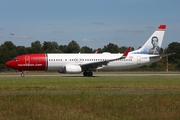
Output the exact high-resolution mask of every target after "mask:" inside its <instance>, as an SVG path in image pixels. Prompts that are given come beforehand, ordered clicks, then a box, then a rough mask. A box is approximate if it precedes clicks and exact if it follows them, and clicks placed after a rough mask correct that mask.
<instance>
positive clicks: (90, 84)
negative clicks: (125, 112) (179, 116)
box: [0, 76, 180, 91]
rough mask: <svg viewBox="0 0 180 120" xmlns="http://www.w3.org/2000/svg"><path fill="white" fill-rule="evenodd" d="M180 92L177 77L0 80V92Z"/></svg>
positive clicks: (18, 78) (17, 78)
mask: <svg viewBox="0 0 180 120" xmlns="http://www.w3.org/2000/svg"><path fill="white" fill-rule="evenodd" d="M112 89H117V90H137V89H138V90H149V89H150V90H180V80H179V77H178V76H165V77H162V76H142V77H140V76H139V77H90V78H89V77H24V78H22V77H15V78H1V79H0V90H6V91H7V90H10V91H11V90H25V91H28V90H112Z"/></svg>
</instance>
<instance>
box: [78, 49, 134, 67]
mask: <svg viewBox="0 0 180 120" xmlns="http://www.w3.org/2000/svg"><path fill="white" fill-rule="evenodd" d="M130 50H131V47H128V48H127V50H126V51H125V52H124V54H123V55H122V56H121V57H119V58H115V59H110V60H105V61H97V62H91V63H87V64H81V65H80V66H81V68H82V69H83V70H84V69H88V68H90V69H96V68H97V67H102V65H107V64H108V63H109V62H112V61H116V60H121V59H124V58H126V57H127V55H128V53H129V51H130Z"/></svg>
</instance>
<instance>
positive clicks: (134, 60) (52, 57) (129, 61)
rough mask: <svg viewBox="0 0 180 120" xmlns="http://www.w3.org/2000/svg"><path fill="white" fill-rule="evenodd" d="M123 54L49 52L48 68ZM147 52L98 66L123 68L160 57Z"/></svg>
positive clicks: (133, 66)
mask: <svg viewBox="0 0 180 120" xmlns="http://www.w3.org/2000/svg"><path fill="white" fill-rule="evenodd" d="M120 56H122V54H110V53H104V54H103V53H102V54H83V53H82V54H54V53H53V54H47V70H63V69H64V66H66V65H80V66H81V65H85V64H89V63H94V62H98V61H106V60H110V59H116V58H119V57H120ZM150 56H156V55H147V54H131V53H129V54H128V56H127V57H126V58H125V59H121V60H116V61H112V62H109V63H108V64H107V65H102V66H99V67H97V69H98V70H122V69H130V68H135V67H140V66H143V65H147V64H150V63H153V62H156V61H158V60H159V59H160V57H154V58H153V59H152V58H151V59H150Z"/></svg>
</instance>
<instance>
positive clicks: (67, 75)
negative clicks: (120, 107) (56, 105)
mask: <svg viewBox="0 0 180 120" xmlns="http://www.w3.org/2000/svg"><path fill="white" fill-rule="evenodd" d="M113 76H132V77H133V76H179V77H180V74H117V73H115V74H110V73H107V74H98V73H95V74H94V75H93V77H113ZM1 77H21V75H20V74H15V75H9V74H8V75H3V74H2V75H0V78H1ZM24 77H83V75H82V74H28V73H27V74H25V76H24Z"/></svg>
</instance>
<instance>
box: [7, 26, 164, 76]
mask: <svg viewBox="0 0 180 120" xmlns="http://www.w3.org/2000/svg"><path fill="white" fill-rule="evenodd" d="M165 29H166V25H160V26H159V27H158V29H157V30H156V31H155V32H154V33H153V34H152V35H151V36H150V38H149V39H148V40H147V41H146V43H145V44H144V45H143V46H142V47H141V48H140V49H138V50H135V51H131V52H130V48H131V47H128V49H127V50H126V51H125V52H124V54H120V53H117V54H111V53H107V52H105V53H97V54H94V53H93V54H90V53H82V54H81V53H77V54H74V53H71V54H70V53H69V54H63V53H61V54H60V53H39V54H25V55H20V56H17V57H15V58H13V59H12V60H10V61H8V62H6V66H8V67H10V68H12V69H15V70H18V71H21V72H22V74H21V76H24V72H23V71H26V70H28V71H29V70H43V71H52V70H53V71H59V72H60V73H81V72H83V75H84V76H93V73H92V71H94V70H122V69H130V68H135V67H140V66H143V65H147V64H151V63H154V62H157V61H159V60H160V59H161V57H162V56H161V55H160V54H159V52H160V48H161V45H162V41H163V37H164V33H165Z"/></svg>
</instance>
